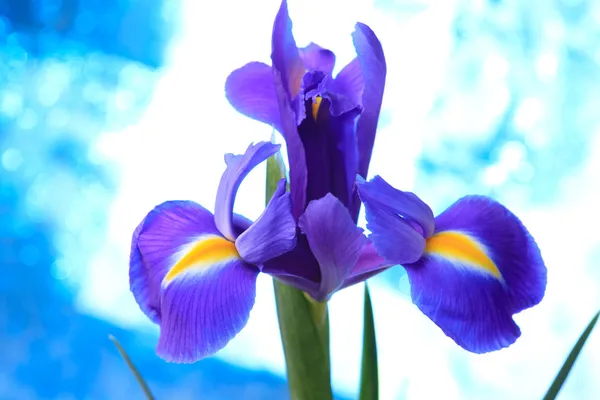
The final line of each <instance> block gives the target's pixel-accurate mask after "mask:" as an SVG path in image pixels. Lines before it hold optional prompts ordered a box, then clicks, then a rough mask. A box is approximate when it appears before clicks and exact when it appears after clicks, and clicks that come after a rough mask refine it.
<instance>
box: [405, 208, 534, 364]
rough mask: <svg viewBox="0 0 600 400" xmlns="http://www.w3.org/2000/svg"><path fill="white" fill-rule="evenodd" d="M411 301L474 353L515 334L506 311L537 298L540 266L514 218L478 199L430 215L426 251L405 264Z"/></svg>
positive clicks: (524, 231)
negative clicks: (431, 227) (433, 224)
mask: <svg viewBox="0 0 600 400" xmlns="http://www.w3.org/2000/svg"><path fill="white" fill-rule="evenodd" d="M405 267H406V270H407V273H408V277H409V280H410V284H411V296H412V299H413V302H414V303H415V304H416V305H417V306H418V307H419V309H420V310H421V311H422V312H423V313H424V314H425V315H427V316H428V317H429V318H430V319H431V320H432V321H433V322H435V324H436V325H438V326H439V327H440V328H441V329H442V330H443V331H444V333H445V334H446V335H448V336H449V337H450V338H452V339H453V340H454V341H455V342H456V343H457V344H458V345H460V346H461V347H463V348H465V349H466V350H469V351H471V352H475V353H485V352H489V351H494V350H499V349H501V348H504V347H507V346H509V345H511V344H512V343H514V342H515V340H517V338H518V337H519V336H520V330H519V327H518V326H517V325H516V323H515V322H514V321H513V319H512V315H513V314H514V313H517V312H519V311H521V310H523V309H525V308H528V307H531V306H533V305H535V304H537V303H539V302H540V301H541V299H542V298H543V295H544V292H545V288H546V267H545V265H544V262H543V260H542V257H541V254H540V251H539V249H538V247H537V245H536V243H535V241H534V240H533V238H532V237H531V235H530V234H529V232H528V231H527V229H526V228H525V227H524V226H523V224H522V223H521V221H519V219H518V218H517V217H516V216H515V215H514V214H512V213H511V212H510V211H509V210H507V209H506V208H505V207H504V206H502V205H501V204H499V203H497V202H495V201H494V200H492V199H490V198H487V197H483V196H468V197H464V198H462V199H460V200H458V201H457V202H456V203H454V204H453V205H452V206H451V207H450V208H448V209H447V210H446V211H444V212H443V213H442V214H441V215H440V216H438V217H437V218H436V230H435V234H434V235H433V236H431V237H430V238H429V239H428V240H427V246H426V251H425V255H424V256H423V258H422V259H421V260H419V261H418V262H416V263H414V264H411V265H406V266H405Z"/></svg>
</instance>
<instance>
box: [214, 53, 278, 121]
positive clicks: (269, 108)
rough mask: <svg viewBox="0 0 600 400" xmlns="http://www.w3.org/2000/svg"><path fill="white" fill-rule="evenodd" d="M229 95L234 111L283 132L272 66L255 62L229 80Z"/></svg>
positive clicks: (226, 84)
mask: <svg viewBox="0 0 600 400" xmlns="http://www.w3.org/2000/svg"><path fill="white" fill-rule="evenodd" d="M225 96H226V97H227V100H229V102H230V103H231V105H232V106H233V108H235V109H236V110H237V111H238V112H240V113H242V114H244V115H245V116H247V117H250V118H252V119H255V120H258V121H261V122H264V123H266V124H269V125H273V126H275V129H277V130H278V131H281V123H280V113H279V105H278V104H277V92H276V90H275V82H274V81H273V70H272V69H271V66H269V65H267V64H264V63H261V62H251V63H248V64H246V65H244V66H243V67H241V68H239V69H236V70H235V71H233V72H232V73H231V74H229V76H228V77H227V81H226V82H225Z"/></svg>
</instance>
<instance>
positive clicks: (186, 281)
mask: <svg viewBox="0 0 600 400" xmlns="http://www.w3.org/2000/svg"><path fill="white" fill-rule="evenodd" d="M218 240H221V241H223V242H227V243H229V244H230V245H233V243H231V242H229V241H227V240H226V239H223V238H220V239H218ZM213 246H214V247H218V244H213ZM234 249H235V247H234ZM192 251H193V250H192ZM205 261H206V260H205ZM257 275H258V269H256V268H255V267H253V266H251V265H248V264H246V263H244V262H242V261H240V260H239V259H235V258H225V259H221V261H217V262H214V260H211V262H203V261H202V260H200V261H198V260H196V261H195V262H194V263H193V264H190V265H188V266H187V268H182V271H180V272H179V273H176V274H173V276H172V277H171V279H165V280H164V281H163V285H162V293H161V313H162V323H161V326H160V337H159V341H158V347H157V349H156V353H157V354H158V355H159V356H160V357H162V358H164V359H165V360H166V361H171V362H179V363H190V362H195V361H198V360H200V359H201V358H204V357H207V356H210V355H212V354H214V353H216V352H217V351H219V350H220V349H222V348H223V347H225V346H226V345H227V343H229V341H230V340H231V339H233V338H234V337H235V336H236V335H237V334H238V333H239V332H240V331H241V330H242V329H243V328H244V326H245V325H246V323H247V322H248V318H249V316H250V310H251V309H252V307H253V306H254V299H255V296H256V276H257Z"/></svg>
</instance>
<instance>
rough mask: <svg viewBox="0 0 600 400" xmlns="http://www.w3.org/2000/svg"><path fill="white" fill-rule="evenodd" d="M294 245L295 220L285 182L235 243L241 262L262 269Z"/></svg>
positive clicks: (281, 182)
mask: <svg viewBox="0 0 600 400" xmlns="http://www.w3.org/2000/svg"><path fill="white" fill-rule="evenodd" d="M295 245H296V220H295V219H294V217H293V215H292V201H291V198H290V194H289V193H286V180H285V179H282V180H280V181H279V184H278V185H277V189H276V190H275V193H273V197H272V198H271V200H270V201H269V204H268V205H267V207H266V208H265V211H264V212H263V213H262V215H261V216H260V217H258V219H257V220H256V221H255V222H254V224H252V225H251V226H250V227H249V228H248V229H247V230H246V231H245V232H244V233H242V234H241V235H240V236H239V237H238V238H237V240H236V241H235V246H236V247H237V249H238V251H239V253H240V255H241V256H242V258H243V259H244V260H245V261H246V262H249V263H251V264H255V265H262V264H263V263H265V262H266V261H268V260H270V259H272V258H275V257H278V256H280V255H282V254H283V253H286V252H288V251H290V250H291V249H293V248H294V246H295Z"/></svg>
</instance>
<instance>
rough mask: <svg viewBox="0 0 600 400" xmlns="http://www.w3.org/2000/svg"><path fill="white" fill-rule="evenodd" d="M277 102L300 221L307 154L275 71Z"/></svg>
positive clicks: (293, 199) (289, 104) (292, 188)
mask: <svg viewBox="0 0 600 400" xmlns="http://www.w3.org/2000/svg"><path fill="white" fill-rule="evenodd" d="M273 73H274V79H275V88H276V91H277V101H278V103H279V111H280V112H281V129H282V130H281V133H282V135H283V137H284V139H285V143H286V146H287V153H288V162H289V165H290V193H291V196H292V207H293V208H292V214H293V215H294V218H296V219H298V217H300V215H301V214H302V212H303V211H304V207H305V206H306V184H307V172H306V153H305V151H304V145H303V144H302V140H301V139H300V134H299V133H298V125H297V123H296V120H297V116H296V113H294V111H293V109H292V104H291V100H290V97H289V96H288V95H287V94H286V92H285V89H284V87H283V82H282V77H281V74H280V73H279V72H278V71H277V70H274V72H273Z"/></svg>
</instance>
